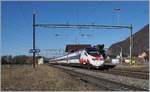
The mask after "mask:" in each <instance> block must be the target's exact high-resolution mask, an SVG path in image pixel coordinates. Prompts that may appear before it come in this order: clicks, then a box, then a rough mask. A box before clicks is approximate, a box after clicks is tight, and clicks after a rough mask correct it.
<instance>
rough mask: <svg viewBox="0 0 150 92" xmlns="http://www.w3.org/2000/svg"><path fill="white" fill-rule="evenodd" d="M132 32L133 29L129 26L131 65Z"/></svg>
mask: <svg viewBox="0 0 150 92" xmlns="http://www.w3.org/2000/svg"><path fill="white" fill-rule="evenodd" d="M132 31H133V27H132V24H131V27H130V60H131V64H132V47H133V45H132V42H133V37H132Z"/></svg>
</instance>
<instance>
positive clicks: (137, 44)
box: [107, 24, 149, 56]
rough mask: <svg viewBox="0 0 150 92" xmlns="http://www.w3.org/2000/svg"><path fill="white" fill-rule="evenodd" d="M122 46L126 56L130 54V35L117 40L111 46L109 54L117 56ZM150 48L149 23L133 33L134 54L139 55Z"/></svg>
mask: <svg viewBox="0 0 150 92" xmlns="http://www.w3.org/2000/svg"><path fill="white" fill-rule="evenodd" d="M119 46H120V47H121V48H122V52H123V55H124V56H128V55H129V52H130V51H129V46H130V37H128V38H127V39H126V40H123V41H120V42H117V43H115V44H113V45H111V46H110V48H109V49H108V52H107V53H108V55H111V56H114V55H115V56H116V55H118V54H119V52H120V50H121V49H120V48H119ZM148 48H149V24H147V25H146V26H144V27H143V28H142V29H141V30H140V31H138V32H136V33H135V34H133V55H134V56H137V55H139V54H140V53H142V52H143V51H145V50H148Z"/></svg>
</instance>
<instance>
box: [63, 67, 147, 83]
mask: <svg viewBox="0 0 150 92" xmlns="http://www.w3.org/2000/svg"><path fill="white" fill-rule="evenodd" d="M65 66H66V65H65ZM70 67H75V68H81V69H85V70H87V67H84V66H82V67H81V66H70ZM108 67H110V68H108ZM89 70H90V71H94V72H102V73H108V74H115V75H120V76H126V77H131V78H138V79H146V80H148V79H149V72H148V71H142V70H132V69H118V68H115V67H112V66H107V67H105V68H102V69H93V68H91V69H89Z"/></svg>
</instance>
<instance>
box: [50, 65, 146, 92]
mask: <svg viewBox="0 0 150 92" xmlns="http://www.w3.org/2000/svg"><path fill="white" fill-rule="evenodd" d="M51 66H53V67H56V68H59V69H62V70H63V71H65V72H67V73H68V74H70V75H72V76H74V77H76V78H78V79H80V80H82V81H84V82H88V83H92V84H95V85H96V86H98V87H103V89H105V90H106V91H107V90H109V91H110V90H111V91H121V90H123V91H148V88H144V87H143V88H142V87H140V86H136V85H131V84H125V83H122V82H119V81H114V80H113V79H112V80H109V79H108V78H106V76H107V77H108V74H107V75H106V76H104V74H99V73H97V72H94V71H89V70H86V69H80V68H74V67H67V66H60V65H51ZM100 75H101V76H100Z"/></svg>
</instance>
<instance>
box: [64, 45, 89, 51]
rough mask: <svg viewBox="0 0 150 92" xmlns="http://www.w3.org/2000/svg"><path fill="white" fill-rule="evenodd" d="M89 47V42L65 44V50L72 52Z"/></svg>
mask: <svg viewBox="0 0 150 92" xmlns="http://www.w3.org/2000/svg"><path fill="white" fill-rule="evenodd" d="M89 47H91V45H90V44H68V45H66V50H65V52H74V51H77V50H80V49H85V48H89Z"/></svg>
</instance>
